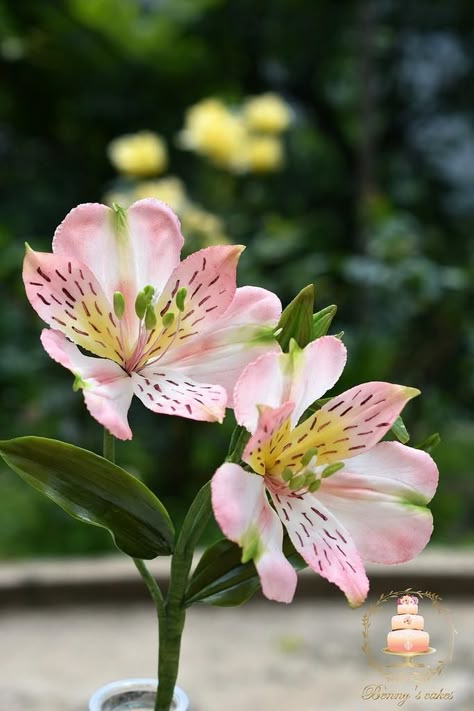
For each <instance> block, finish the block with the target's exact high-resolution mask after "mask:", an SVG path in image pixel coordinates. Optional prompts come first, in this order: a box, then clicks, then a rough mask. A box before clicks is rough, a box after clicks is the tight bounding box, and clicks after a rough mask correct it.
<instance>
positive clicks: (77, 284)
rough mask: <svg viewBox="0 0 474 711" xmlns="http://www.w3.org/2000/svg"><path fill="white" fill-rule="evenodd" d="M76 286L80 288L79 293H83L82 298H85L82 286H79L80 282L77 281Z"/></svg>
mask: <svg viewBox="0 0 474 711" xmlns="http://www.w3.org/2000/svg"><path fill="white" fill-rule="evenodd" d="M74 284H75V285H76V286H77V288H78V289H79V291H80V292H81V296H84V292H83V290H82V286H81V285H80V284H79V282H78V281H75V282H74Z"/></svg>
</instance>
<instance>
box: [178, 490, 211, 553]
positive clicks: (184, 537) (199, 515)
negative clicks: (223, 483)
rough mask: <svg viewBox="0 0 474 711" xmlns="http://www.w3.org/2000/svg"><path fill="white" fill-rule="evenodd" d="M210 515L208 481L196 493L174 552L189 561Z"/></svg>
mask: <svg viewBox="0 0 474 711" xmlns="http://www.w3.org/2000/svg"><path fill="white" fill-rule="evenodd" d="M211 513H212V506H211V482H210V481H208V482H206V484H204V486H203V487H202V488H201V489H200V490H199V491H198V493H197V496H196V498H195V499H194V501H193V503H192V504H191V506H190V507H189V511H188V513H187V514H186V518H185V519H184V523H183V525H182V528H181V531H180V533H179V536H178V541H177V543H176V548H175V552H176V554H177V555H180V556H182V557H187V556H189V557H190V559H191V557H192V554H193V553H194V549H195V548H196V544H197V543H198V541H199V539H200V538H201V536H202V534H203V532H204V529H205V528H206V526H207V524H208V521H209V518H210V516H211Z"/></svg>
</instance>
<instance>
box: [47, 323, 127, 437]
mask: <svg viewBox="0 0 474 711" xmlns="http://www.w3.org/2000/svg"><path fill="white" fill-rule="evenodd" d="M41 343H42V344H43V347H44V349H45V351H46V352H47V353H48V355H49V356H50V357H51V358H52V359H53V360H55V361H56V362H57V363H60V364H61V365H63V366H64V367H65V368H68V370H70V371H71V372H72V373H74V375H76V377H77V378H79V379H80V380H81V381H82V382H81V387H82V388H83V394H84V400H85V403H86V406H87V409H88V410H89V412H90V414H91V415H92V417H94V418H95V419H96V420H97V421H98V422H99V423H100V424H101V425H103V426H104V427H105V428H106V429H108V430H109V432H111V433H112V434H113V435H114V436H115V437H118V439H131V438H132V431H131V429H130V427H129V425H128V421H127V413H128V409H129V407H130V403H131V401H132V397H133V390H132V382H131V379H130V378H129V377H128V375H127V374H126V373H125V372H124V371H123V370H122V368H120V366H119V365H117V363H113V362H112V361H110V360H105V359H103V358H91V357H89V356H85V355H83V354H82V353H81V352H80V350H79V349H78V348H77V346H75V345H74V344H73V343H70V341H68V340H67V338H66V337H65V336H64V335H63V334H62V333H61V332H60V331H54V330H51V329H47V328H45V329H44V330H43V332H42V333H41Z"/></svg>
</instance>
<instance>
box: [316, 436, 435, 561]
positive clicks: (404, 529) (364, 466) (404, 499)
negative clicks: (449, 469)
mask: <svg viewBox="0 0 474 711" xmlns="http://www.w3.org/2000/svg"><path fill="white" fill-rule="evenodd" d="M345 464H346V466H345V468H344V469H343V470H341V471H339V472H336V473H335V474H333V475H332V476H330V477H329V478H328V479H325V480H323V483H322V485H321V488H320V490H319V491H318V499H319V500H320V501H322V502H323V503H324V505H325V506H327V507H328V508H330V509H331V510H332V511H334V513H335V515H337V517H338V519H339V520H340V521H342V522H343V523H344V525H346V526H347V528H348V529H349V530H350V531H351V534H352V536H353V538H354V541H355V542H356V545H357V548H358V550H359V551H360V554H361V555H362V557H363V558H364V559H365V560H370V561H373V562H375V563H384V564H386V565H391V564H394V563H403V562H405V561H407V560H411V559H412V558H414V557H415V556H416V555H418V553H419V552H420V551H421V550H423V548H424V547H425V546H426V544H427V543H428V541H429V539H430V536H431V533H432V530H433V522H432V516H431V512H430V511H429V509H427V508H425V504H427V503H428V502H429V501H430V500H431V498H432V496H433V494H434V492H435V491H436V486H437V483H438V470H437V467H436V465H435V463H434V462H433V460H432V459H431V457H430V456H429V454H427V453H426V452H422V451H420V450H417V449H412V448H411V447H406V446H404V445H403V444H400V443H398V442H381V443H380V444H377V445H376V446H375V447H374V448H373V449H372V450H371V451H370V452H366V453H364V454H361V455H359V456H358V457H353V458H351V459H349V460H347V462H346V463H345Z"/></svg>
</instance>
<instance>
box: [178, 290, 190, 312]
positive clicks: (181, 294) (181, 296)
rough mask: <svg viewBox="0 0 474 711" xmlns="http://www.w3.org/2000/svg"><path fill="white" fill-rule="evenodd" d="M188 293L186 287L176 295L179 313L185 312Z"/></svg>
mask: <svg viewBox="0 0 474 711" xmlns="http://www.w3.org/2000/svg"><path fill="white" fill-rule="evenodd" d="M187 293H188V290H187V289H186V287H185V286H182V287H181V289H178V291H177V294H176V306H177V307H178V310H179V311H181V312H182V311H184V300H185V298H186V294H187Z"/></svg>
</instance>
